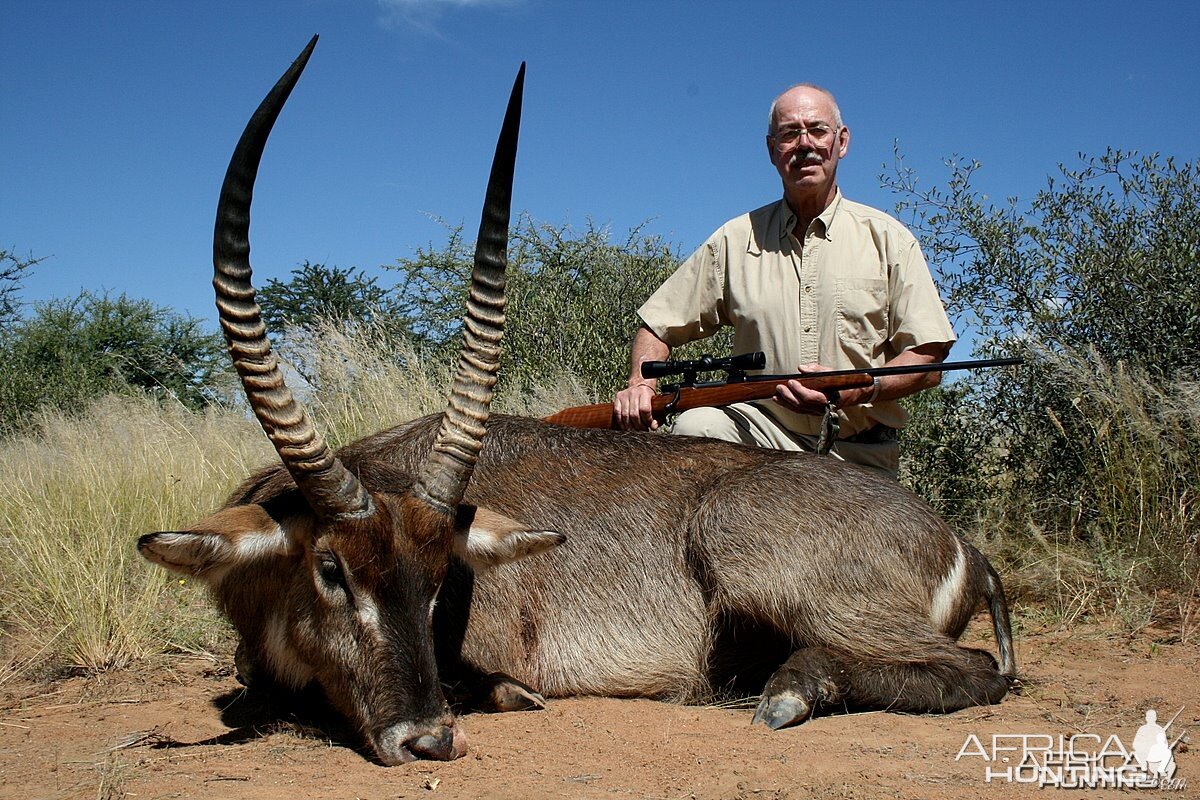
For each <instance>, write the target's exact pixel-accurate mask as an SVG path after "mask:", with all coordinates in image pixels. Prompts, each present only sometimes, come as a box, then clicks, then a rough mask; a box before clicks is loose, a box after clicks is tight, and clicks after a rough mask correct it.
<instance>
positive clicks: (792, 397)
mask: <svg viewBox="0 0 1200 800" xmlns="http://www.w3.org/2000/svg"><path fill="white" fill-rule="evenodd" d="M828 371H829V367H826V366H823V365H821V364H801V365H800V368H799V370H798V372H800V373H802V374H808V373H817V372H828ZM775 402H777V403H779V404H780V405H782V406H783V407H784V408H790V409H791V410H792V411H795V412H796V413H798V414H811V415H814V416H818V417H819V416H821V415H822V414H824V413H825V406H826V405H827V404H828V403H829V397H828V395H826V394H825V393H824V392H818V391H817V390H816V389H809V388H808V387H807V386H805V385H804V384H802V383H800V381H797V380H791V381H788V382H787V383H781V384H779V386H777V387H775Z"/></svg>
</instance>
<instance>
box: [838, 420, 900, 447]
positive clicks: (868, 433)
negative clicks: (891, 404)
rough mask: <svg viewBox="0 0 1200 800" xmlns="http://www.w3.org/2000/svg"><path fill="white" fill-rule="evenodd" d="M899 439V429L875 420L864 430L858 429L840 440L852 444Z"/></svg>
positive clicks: (878, 442)
mask: <svg viewBox="0 0 1200 800" xmlns="http://www.w3.org/2000/svg"><path fill="white" fill-rule="evenodd" d="M899 439H900V431H898V430H897V429H895V428H890V427H888V426H887V425H884V424H883V423H882V422H877V423H876V424H874V425H872V426H871V427H870V428H867V429H866V430H865V431H859V432H858V433H856V434H854V435H853V436H847V437H846V438H845V439H842V440H841V441H843V442H852V443H854V444H882V443H883V442H895V441H898V440H899Z"/></svg>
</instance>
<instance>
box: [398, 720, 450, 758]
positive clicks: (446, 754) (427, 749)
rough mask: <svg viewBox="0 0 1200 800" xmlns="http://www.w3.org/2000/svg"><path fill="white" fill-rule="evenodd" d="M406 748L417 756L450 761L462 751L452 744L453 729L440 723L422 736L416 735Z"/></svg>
mask: <svg viewBox="0 0 1200 800" xmlns="http://www.w3.org/2000/svg"><path fill="white" fill-rule="evenodd" d="M408 749H409V750H411V751H412V752H413V754H415V755H416V756H417V757H418V758H429V759H433V760H435V761H451V760H453V759H455V758H458V757H459V756H461V755H462V753H460V752H458V751H457V749H456V747H455V744H454V731H452V730H450V729H449V728H447V727H446V726H445V725H442V726H441V727H439V728H435V729H434V730H433V731H431V732H430V733H427V734H425V735H424V736H418V737H417V738H416V739H414V740H413V741H411V742H409V743H408Z"/></svg>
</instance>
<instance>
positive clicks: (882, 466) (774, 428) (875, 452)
mask: <svg viewBox="0 0 1200 800" xmlns="http://www.w3.org/2000/svg"><path fill="white" fill-rule="evenodd" d="M671 433H672V434H675V435H677V436H707V437H708V438H710V439H723V440H725V441H727V442H737V443H738V444H746V445H751V446H754V447H770V448H774V449H775V450H793V451H799V450H802V451H805V452H809V453H815V452H816V450H817V437H816V436H808V435H806V434H803V433H793V432H792V431H789V430H787V429H786V428H784V427H782V426H781V425H779V423H777V422H776V421H775V420H774V419H773V418H772V417H771V416H770V415H768V414H767V413H766V412H764V411H763V410H762V409H760V408H759V407H758V406H756V405H754V404H753V403H734V404H733V405H730V406H723V407H721V408H711V407H704V408H692V409H688V410H687V411H684V412H683V413H682V414H680V415H679V416H678V417H676V418H675V422H674V424H672V426H671ZM829 455H831V456H833V457H834V458H837V459H840V460H842V461H850V462H852V463H855V464H861V465H862V466H864V467H870V468H872V469H877V470H880V471H881V472H884V473H886V474H887V475H888V477H890V478H891V479H892V480H895V479H896V473H897V471H898V470H899V469H900V445H899V443H897V442H879V443H876V444H861V443H858V442H847V441H844V440H839V441H837V442H834V445H833V449H832V450H831V451H830V452H829Z"/></svg>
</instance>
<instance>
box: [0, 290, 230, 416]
mask: <svg viewBox="0 0 1200 800" xmlns="http://www.w3.org/2000/svg"><path fill="white" fill-rule="evenodd" d="M226 362H227V357H226V355H225V347H224V343H223V342H222V341H221V338H220V336H218V335H216V334H212V333H206V332H204V331H203V330H202V329H201V325H200V321H199V320H197V319H195V318H192V317H188V316H184V315H181V314H178V313H176V312H174V311H171V310H169V309H166V308H162V307H159V306H155V305H154V304H152V303H151V302H150V301H148V300H139V299H134V298H130V297H127V296H126V295H123V294H122V295H120V296H119V297H116V298H113V297H109V296H108V295H95V294H91V293H90V292H83V293H81V294H80V295H79V296H78V297H75V298H71V299H59V300H52V301H50V302H47V303H43V304H40V305H38V306H36V308H35V309H34V312H33V314H32V315H30V316H29V317H28V318H24V319H19V320H17V321H16V322H15V323H13V324H12V325H11V326H10V327H9V329H8V330H7V331H5V332H4V336H3V338H2V339H0V431H7V432H12V431H17V430H21V429H22V428H24V427H25V426H27V425H28V424H29V423H30V421H31V420H32V418H33V415H34V414H35V412H37V411H38V410H39V409H41V408H47V407H48V408H53V409H58V410H60V411H65V412H67V413H72V412H74V411H77V410H79V409H81V408H82V407H83V406H84V405H85V404H86V403H87V402H88V401H89V400H92V399H94V398H96V397H99V396H100V395H103V394H107V393H111V392H138V393H150V394H153V395H159V396H170V397H173V398H175V399H176V400H178V401H179V402H181V403H183V404H184V405H186V406H188V407H191V408H199V407H202V406H205V405H207V404H209V403H211V402H214V401H215V400H217V399H218V398H219V391H220V388H221V387H222V385H223V383H224V377H225V375H226V374H227V367H226Z"/></svg>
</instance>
